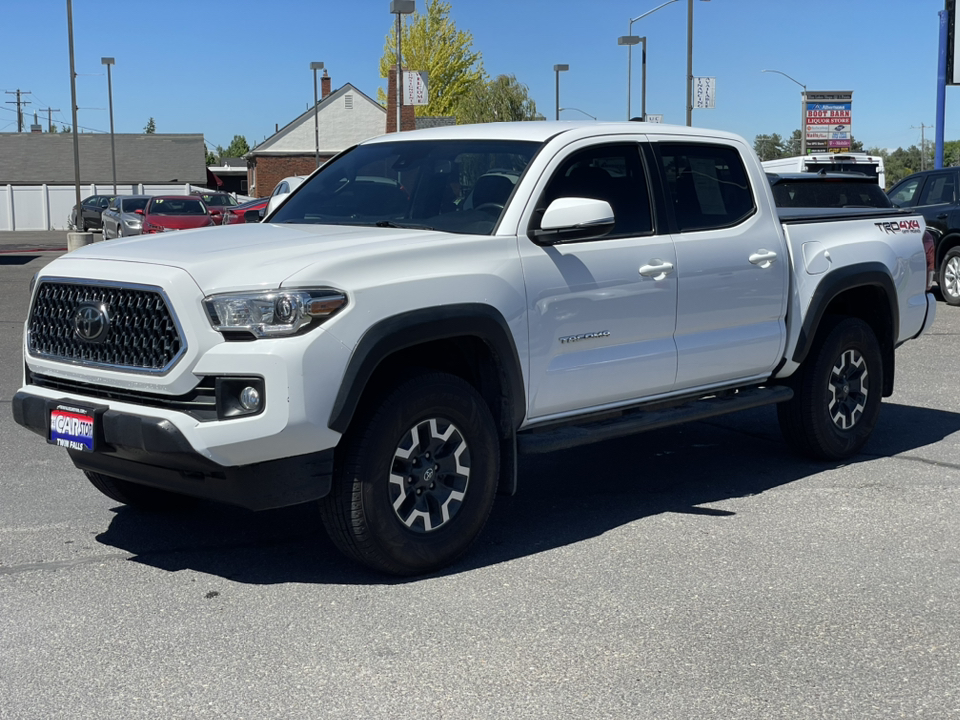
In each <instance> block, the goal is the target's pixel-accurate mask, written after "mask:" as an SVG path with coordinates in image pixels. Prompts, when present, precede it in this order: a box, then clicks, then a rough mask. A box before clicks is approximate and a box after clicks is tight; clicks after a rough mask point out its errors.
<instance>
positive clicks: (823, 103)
mask: <svg viewBox="0 0 960 720" xmlns="http://www.w3.org/2000/svg"><path fill="white" fill-rule="evenodd" d="M803 107H804V110H803V119H804V125H805V127H804V140H805V145H806V147H807V151H808V152H809V151H810V150H824V149H827V148H830V149H835V148H840V147H843V148H844V149H849V148H850V147H851V146H852V143H853V92H852V91H846V90H835V91H822V92H814V91H807V92H805V93H804V102H803ZM835 143H845V144H843V145H839V144H835Z"/></svg>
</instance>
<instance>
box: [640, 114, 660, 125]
mask: <svg viewBox="0 0 960 720" xmlns="http://www.w3.org/2000/svg"><path fill="white" fill-rule="evenodd" d="M644 122H652V123H662V122H663V115H659V114H658V115H651V114H650V113H647V117H645V118H644Z"/></svg>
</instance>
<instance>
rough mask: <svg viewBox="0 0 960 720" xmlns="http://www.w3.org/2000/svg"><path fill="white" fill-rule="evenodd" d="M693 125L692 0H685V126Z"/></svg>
mask: <svg viewBox="0 0 960 720" xmlns="http://www.w3.org/2000/svg"><path fill="white" fill-rule="evenodd" d="M691 125H693V0H687V127H690V126H691Z"/></svg>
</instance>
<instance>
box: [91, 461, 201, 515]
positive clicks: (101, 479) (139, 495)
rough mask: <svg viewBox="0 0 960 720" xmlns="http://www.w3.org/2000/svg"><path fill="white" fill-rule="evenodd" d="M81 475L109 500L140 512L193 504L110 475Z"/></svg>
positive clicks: (192, 500)
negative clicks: (137, 509)
mask: <svg viewBox="0 0 960 720" xmlns="http://www.w3.org/2000/svg"><path fill="white" fill-rule="evenodd" d="M83 474H84V475H86V476H87V480H89V481H90V483H91V484H92V485H93V486H94V487H95V488H96V489H97V490H99V491H100V492H102V493H103V494H104V495H106V496H107V497H108V498H110V499H111V500H116V501H117V502H118V503H123V504H124V505H129V506H131V507H135V508H139V509H141V510H177V509H180V508H184V507H187V506H189V505H192V504H193V503H194V502H195V501H194V499H193V498H191V497H188V496H186V495H180V494H178V493H173V492H170V491H168V490H161V489H159V488H154V487H150V486H148V485H138V484H137V483H132V482H130V481H129V480H121V479H120V478H115V477H112V476H110V475H103V474H101V473H97V472H91V471H90V470H84V471H83Z"/></svg>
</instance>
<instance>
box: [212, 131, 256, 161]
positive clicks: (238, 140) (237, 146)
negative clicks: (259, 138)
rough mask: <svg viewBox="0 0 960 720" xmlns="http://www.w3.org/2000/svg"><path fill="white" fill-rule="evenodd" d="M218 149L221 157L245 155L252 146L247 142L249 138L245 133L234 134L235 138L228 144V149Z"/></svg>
mask: <svg viewBox="0 0 960 720" xmlns="http://www.w3.org/2000/svg"><path fill="white" fill-rule="evenodd" d="M217 149H218V150H220V155H221V157H243V156H244V155H246V154H247V153H248V152H250V146H249V145H248V144H247V139H246V138H245V137H244V136H243V135H234V136H233V140H232V141H231V142H230V144H229V145H227V149H226V150H223V149H222V148H220V147H218V148H217Z"/></svg>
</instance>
